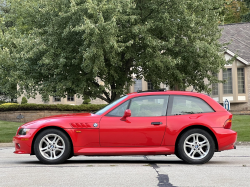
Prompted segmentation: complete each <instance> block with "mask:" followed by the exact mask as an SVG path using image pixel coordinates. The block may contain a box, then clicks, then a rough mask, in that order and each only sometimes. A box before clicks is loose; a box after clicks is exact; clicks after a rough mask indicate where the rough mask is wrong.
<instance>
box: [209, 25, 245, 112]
mask: <svg viewBox="0 0 250 187" xmlns="http://www.w3.org/2000/svg"><path fill="white" fill-rule="evenodd" d="M221 28H223V31H222V37H221V39H220V42H221V43H228V42H230V44H229V45H228V46H227V50H226V52H225V58H226V60H228V59H231V58H232V57H233V56H235V55H236V56H237V58H236V60H235V61H234V62H233V63H232V64H230V65H226V66H225V68H226V69H225V70H221V71H220V72H219V73H218V74H217V75H216V76H218V78H219V79H220V80H227V82H226V83H225V84H213V85H212V95H211V97H212V98H214V99H215V100H216V101H217V102H219V103H223V101H224V100H225V99H228V100H229V101H230V103H231V110H250V96H249V94H250V23H238V24H228V25H224V26H221Z"/></svg>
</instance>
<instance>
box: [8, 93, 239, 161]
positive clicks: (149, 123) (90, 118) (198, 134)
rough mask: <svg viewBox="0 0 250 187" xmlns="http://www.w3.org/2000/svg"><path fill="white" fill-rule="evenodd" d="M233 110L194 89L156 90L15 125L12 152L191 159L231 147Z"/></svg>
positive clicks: (61, 157) (52, 157)
mask: <svg viewBox="0 0 250 187" xmlns="http://www.w3.org/2000/svg"><path fill="white" fill-rule="evenodd" d="M231 126H232V114H231V113H230V112H228V111H226V110H225V109H224V108H223V107H222V106H221V105H220V104H219V103H217V102H216V101H215V100H213V99H212V98H211V97H209V96H207V95H204V94H200V93H194V92H181V91H155V92H141V93H132V94H128V95H125V96H123V97H121V98H120V99H118V100H116V101H114V102H113V103H111V104H109V105H107V106H106V107H104V108H103V109H101V110H99V111H97V112H96V113H94V114H92V113H80V114H67V115H57V116H51V117H46V118H42V119H38V120H35V121H32V122H29V123H26V124H24V125H22V126H20V127H19V128H18V130H17V133H16V135H15V136H14V138H13V141H14V143H15V152H14V153H17V154H30V155H36V157H37V158H38V159H39V160H40V161H41V162H43V163H45V164H59V163H62V162H65V161H66V160H67V159H69V158H71V157H72V156H77V155H89V156H97V155H102V156H103V155H107V156H108V155H170V154H175V155H176V156H177V157H178V158H180V159H182V160H183V161H185V162H187V163H190V164H203V163H206V162H208V161H209V160H210V159H211V158H212V157H213V154H214V152H218V151H223V150H229V149H234V148H235V145H234V143H235V142H236V139H237V133H236V132H235V131H233V130H231Z"/></svg>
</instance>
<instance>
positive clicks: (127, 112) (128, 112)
mask: <svg viewBox="0 0 250 187" xmlns="http://www.w3.org/2000/svg"><path fill="white" fill-rule="evenodd" d="M130 116H131V110H130V109H127V110H125V112H124V115H123V117H122V118H121V121H126V118H127V117H130Z"/></svg>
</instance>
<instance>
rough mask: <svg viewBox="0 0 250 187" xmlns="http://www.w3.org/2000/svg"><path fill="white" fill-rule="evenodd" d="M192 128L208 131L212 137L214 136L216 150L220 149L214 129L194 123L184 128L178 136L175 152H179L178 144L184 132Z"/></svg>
mask: <svg viewBox="0 0 250 187" xmlns="http://www.w3.org/2000/svg"><path fill="white" fill-rule="evenodd" d="M190 129H202V130H205V131H206V132H208V133H209V134H210V135H211V137H212V138H213V140H214V144H215V152H216V151H218V141H217V138H216V136H215V135H214V133H213V131H212V130H211V129H209V128H208V127H205V126H203V125H192V126H189V127H186V128H185V129H183V130H182V131H181V132H180V133H179V135H178V136H177V138H176V141H175V152H177V145H178V142H179V140H180V138H181V136H182V134H184V133H185V132H187V131H188V130H190Z"/></svg>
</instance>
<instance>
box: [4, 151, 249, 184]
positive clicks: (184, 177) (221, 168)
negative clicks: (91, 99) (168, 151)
mask: <svg viewBox="0 0 250 187" xmlns="http://www.w3.org/2000/svg"><path fill="white" fill-rule="evenodd" d="M13 151H14V148H13V147H0V186H3V187H7V186H25V187H27V186H88V187H89V186H108V187H109V186H117V187H120V186H129V187H132V186H143V187H145V186H150V187H152V186H166V187H171V186H182V187H184V186H186V187H187V186H189V187H191V186H192V187H202V186H203V187H212V186H220V187H221V186H232V187H236V186H237V187H238V186H239V187H241V186H242V187H243V186H244V187H247V186H249V187H250V146H238V147H237V149H236V150H229V151H224V152H220V153H215V155H214V157H213V158H212V159H211V160H210V162H208V163H207V164H203V165H188V164H185V163H183V162H182V161H181V160H179V159H178V158H177V157H176V156H174V155H170V156H167V157H166V156H119V157H86V156H78V157H73V158H72V159H70V160H69V161H67V162H66V163H64V164H60V165H43V164H41V163H40V162H38V160H37V159H36V157H35V156H29V155H16V154H13Z"/></svg>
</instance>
